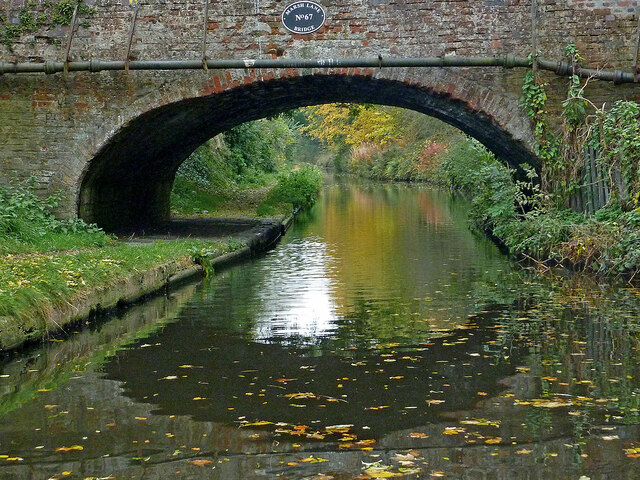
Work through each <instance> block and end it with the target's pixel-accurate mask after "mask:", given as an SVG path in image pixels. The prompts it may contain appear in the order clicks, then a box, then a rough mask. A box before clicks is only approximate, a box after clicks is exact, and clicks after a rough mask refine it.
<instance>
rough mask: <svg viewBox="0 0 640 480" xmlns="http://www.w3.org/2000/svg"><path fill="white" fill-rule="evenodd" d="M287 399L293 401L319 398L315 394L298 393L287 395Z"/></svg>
mask: <svg viewBox="0 0 640 480" xmlns="http://www.w3.org/2000/svg"><path fill="white" fill-rule="evenodd" d="M285 397H286V398H293V399H296V400H298V399H304V398H318V397H317V395H316V394H315V393H312V392H298V393H288V394H286V395H285Z"/></svg>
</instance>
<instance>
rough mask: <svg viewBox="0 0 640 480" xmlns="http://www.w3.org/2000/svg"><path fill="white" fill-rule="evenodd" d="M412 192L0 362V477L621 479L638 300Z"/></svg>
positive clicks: (636, 454) (637, 439)
mask: <svg viewBox="0 0 640 480" xmlns="http://www.w3.org/2000/svg"><path fill="white" fill-rule="evenodd" d="M469 208H470V205H469V204H468V203H467V202H466V201H464V200H463V199H460V198H456V197H454V196H452V195H450V194H448V193H445V192H438V191H434V190H430V189H428V188H426V187H421V186H408V185H386V184H385V185H381V184H368V183H360V184H357V183H353V181H351V182H344V181H336V182H334V183H332V184H331V185H329V186H328V187H327V188H326V189H325V191H324V193H323V196H322V198H321V199H320V201H319V203H318V204H317V205H316V207H314V209H313V210H312V211H310V212H308V213H305V214H303V215H301V216H300V217H299V218H298V219H297V221H296V224H295V225H294V227H293V228H292V229H291V230H290V231H289V233H288V234H287V236H286V237H285V238H284V240H283V241H282V242H281V243H280V244H279V245H278V246H277V248H276V249H274V250H273V251H271V252H269V253H267V254H266V255H264V256H263V257H261V258H258V259H255V260H254V261H252V262H250V263H247V264H243V265H241V266H237V267H234V268H232V269H229V270H226V271H223V272H219V273H218V274H217V275H215V277H213V278H211V279H208V280H206V281H204V282H203V283H201V284H197V285H190V286H187V287H184V288H182V289H180V290H177V291H173V292H171V293H169V294H168V295H167V296H162V297H157V298H154V299H152V300H150V301H149V302H147V303H145V304H144V305H139V306H135V307H133V308H130V309H129V310H127V311H126V312H122V313H121V314H119V316H118V317H117V318H112V319H110V320H108V321H104V322H101V323H98V324H96V323H93V324H90V325H87V326H86V328H84V329H82V330H81V331H79V332H69V336H68V337H66V338H65V339H64V341H62V339H56V338H54V339H51V340H50V341H48V342H47V343H46V345H44V346H43V347H42V348H37V349H34V350H30V351H28V352H24V353H22V354H20V355H15V356H13V357H11V358H8V359H6V360H5V361H4V363H2V364H0V478H1V479H15V480H18V479H20V480H23V479H49V478H57V479H62V478H73V479H96V478H109V479H111V478H114V479H167V478H192V479H201V478H207V479H209V478H211V479H221V480H223V479H224V480H234V479H252V480H253V479H275V478H281V479H291V480H292V479H296V480H302V479H316V480H329V479H336V480H346V479H369V478H374V479H375V478H407V479H416V478H425V479H428V478H438V477H442V478H454V479H470V480H471V479H474V480H475V479H509V480H519V479H575V480H587V479H590V480H596V479H598V480H600V479H637V478H640V429H639V425H640V415H639V408H640V372H639V365H640V362H639V358H638V357H639V354H638V345H639V339H640V334H639V329H638V325H639V323H640V296H639V292H638V291H637V290H635V289H632V288H627V286H625V285H618V286H617V287H608V286H603V285H598V284H597V283H596V282H594V281H593V279H590V278H580V277H557V278H553V279H552V278H550V277H548V276H545V277H542V276H540V275H537V274H535V273H533V272H529V271H526V270H524V269H522V268H519V267H516V266H514V265H513V263H512V262H511V261H509V260H508V259H507V258H506V257H505V256H503V255H502V254H501V253H500V252H499V251H498V250H497V248H496V247H495V246H494V245H493V244H492V243H490V242H489V241H487V240H486V239H485V238H483V237H481V236H478V235H474V234H473V233H472V232H471V231H470V230H469V228H468V225H467V220H466V214H467V211H468V209H469Z"/></svg>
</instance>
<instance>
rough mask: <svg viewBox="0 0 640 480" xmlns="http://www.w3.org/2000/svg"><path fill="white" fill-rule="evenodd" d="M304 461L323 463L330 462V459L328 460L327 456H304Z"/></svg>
mask: <svg viewBox="0 0 640 480" xmlns="http://www.w3.org/2000/svg"><path fill="white" fill-rule="evenodd" d="M300 461H301V462H303V463H322V462H328V461H329V460H327V459H326V458H320V457H307V458H303V459H301V460H300Z"/></svg>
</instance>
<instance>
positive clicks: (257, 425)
mask: <svg viewBox="0 0 640 480" xmlns="http://www.w3.org/2000/svg"><path fill="white" fill-rule="evenodd" d="M262 425H273V422H269V421H267V420H259V421H257V422H252V423H245V424H243V425H241V426H242V427H261V426H262Z"/></svg>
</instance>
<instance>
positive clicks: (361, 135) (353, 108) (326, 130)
mask: <svg viewBox="0 0 640 480" xmlns="http://www.w3.org/2000/svg"><path fill="white" fill-rule="evenodd" d="M303 112H304V113H305V114H306V116H307V118H308V125H306V126H304V127H302V131H303V132H304V133H306V134H307V135H309V136H310V137H313V138H316V139H318V140H320V141H321V142H323V143H325V144H326V145H327V146H328V147H329V148H330V149H332V150H338V149H340V147H342V146H344V145H348V146H349V147H351V148H353V149H357V148H359V147H362V146H363V145H367V144H372V145H376V146H379V147H385V146H387V145H389V144H390V143H391V142H392V141H394V140H395V139H396V138H397V137H398V136H399V133H400V132H399V125H398V119H397V115H394V112H392V111H388V110H386V109H384V108H383V107H379V106H376V105H368V104H363V105H361V104H348V103H330V104H326V105H316V106H313V107H307V108H304V109H303Z"/></svg>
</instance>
